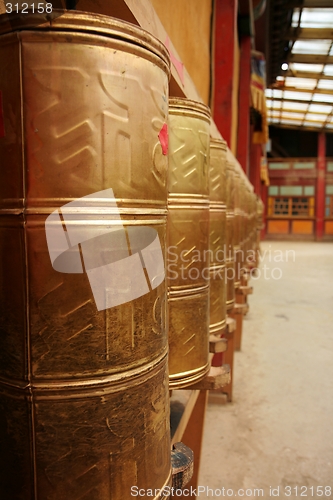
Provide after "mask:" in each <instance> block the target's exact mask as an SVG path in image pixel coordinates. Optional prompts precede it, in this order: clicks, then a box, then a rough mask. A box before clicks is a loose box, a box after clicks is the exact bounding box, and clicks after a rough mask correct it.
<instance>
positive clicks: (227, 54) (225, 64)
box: [213, 0, 238, 152]
mask: <svg viewBox="0 0 333 500" xmlns="http://www.w3.org/2000/svg"><path fill="white" fill-rule="evenodd" d="M237 9H238V0H216V2H215V44H214V45H215V51H214V78H215V83H214V90H213V117H214V121H215V123H216V126H217V128H218V129H219V131H220V133H221V134H222V136H223V138H224V139H225V140H226V141H227V143H228V145H229V147H230V149H231V150H232V151H233V152H235V144H234V142H235V141H234V140H233V130H235V126H236V125H237V113H235V112H234V105H233V104H234V100H235V98H236V99H237V96H238V94H237V86H236V85H235V79H234V74H235V53H236V48H237V43H238V41H237Z"/></svg>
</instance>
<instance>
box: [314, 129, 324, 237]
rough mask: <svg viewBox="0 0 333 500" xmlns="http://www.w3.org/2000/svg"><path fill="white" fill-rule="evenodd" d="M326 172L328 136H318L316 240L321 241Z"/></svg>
mask: <svg viewBox="0 0 333 500" xmlns="http://www.w3.org/2000/svg"><path fill="white" fill-rule="evenodd" d="M325 171H326V135H325V133H323V132H322V133H320V134H318V158H317V196H316V239H317V240H321V239H322V238H323V234H324V215H325Z"/></svg>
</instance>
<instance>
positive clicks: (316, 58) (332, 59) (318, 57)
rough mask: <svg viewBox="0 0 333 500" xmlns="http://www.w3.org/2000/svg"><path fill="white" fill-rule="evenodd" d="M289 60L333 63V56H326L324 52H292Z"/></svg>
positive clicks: (309, 62) (306, 62) (308, 62)
mask: <svg viewBox="0 0 333 500" xmlns="http://www.w3.org/2000/svg"><path fill="white" fill-rule="evenodd" d="M288 61H289V62H290V63H293V62H294V63H305V64H333V56H326V55H324V54H290V56H289V57H288Z"/></svg>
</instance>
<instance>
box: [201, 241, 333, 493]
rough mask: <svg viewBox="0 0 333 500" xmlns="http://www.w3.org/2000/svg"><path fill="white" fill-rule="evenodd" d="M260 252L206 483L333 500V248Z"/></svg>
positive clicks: (271, 245)
mask: <svg viewBox="0 0 333 500" xmlns="http://www.w3.org/2000/svg"><path fill="white" fill-rule="evenodd" d="M261 250H262V256H263V257H264V258H263V260H262V262H261V264H260V270H261V272H260V274H261V276H260V277H258V279H252V280H251V284H252V285H253V287H254V294H253V295H251V296H250V297H249V304H250V312H249V313H248V315H247V317H246V319H245V320H244V327H243V339H242V351H241V352H237V353H236V354H235V370H234V397H233V402H232V403H228V404H225V405H217V404H209V405H208V410H207V415H206V423H205V432H204V442H203V450H202V461H201V469H200V477H199V484H200V485H201V486H205V487H209V488H212V489H213V490H214V489H219V490H221V488H222V487H225V491H224V496H227V492H226V490H227V489H229V490H231V489H232V490H233V491H234V493H233V492H232V491H229V492H228V493H229V495H230V496H232V495H233V496H241V495H243V496H244V497H246V498H258V497H259V496H260V497H261V498H271V497H273V493H275V494H276V495H275V496H276V497H277V498H289V499H297V498H298V499H299V498H300V497H301V496H303V497H306V498H308V499H310V498H320V497H321V495H320V493H321V490H320V488H319V489H317V487H318V486H323V487H325V486H330V487H331V493H330V489H329V488H327V489H326V491H325V489H323V493H324V494H323V495H322V498H323V499H327V498H331V499H333V493H332V492H333V243H315V242H308V243H303V242H268V241H267V242H263V243H262V244H261ZM288 250H289V251H291V250H293V251H294V254H293V253H292V252H289V253H288V254H287V253H286V252H287V251H288ZM264 254H266V255H265V256H264ZM264 265H266V271H265V268H264ZM274 268H279V269H280V270H281V272H280V271H279V270H274V271H272V270H273V269H274ZM265 272H266V279H265V276H264V273H265ZM281 274H282V275H281ZM280 275H281V277H280ZM279 277H280V279H274V278H279ZM296 486H297V487H298V489H297V490H296V488H295V487H296ZM302 486H303V488H302V489H301V487H302ZM277 487H279V491H277V490H274V491H273V492H271V493H270V488H277ZM289 487H291V489H290V488H289ZM306 487H307V488H306ZM311 487H313V488H311ZM240 488H242V489H244V490H247V489H248V491H244V492H243V491H240V492H239V494H238V493H237V492H238V490H239V489H240ZM254 488H262V489H263V494H264V496H262V492H254V491H251V490H253V489H254ZM216 493H217V495H214V496H216V497H217V496H219V495H220V496H221V497H223V491H221V492H220V491H217V492H216ZM290 493H291V494H290ZM301 493H302V495H301ZM289 494H290V496H289ZM212 497H213V494H212V492H211V491H208V492H207V490H205V491H204V492H200V496H199V498H201V499H206V498H212Z"/></svg>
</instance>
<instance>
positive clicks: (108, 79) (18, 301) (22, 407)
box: [0, 12, 171, 500]
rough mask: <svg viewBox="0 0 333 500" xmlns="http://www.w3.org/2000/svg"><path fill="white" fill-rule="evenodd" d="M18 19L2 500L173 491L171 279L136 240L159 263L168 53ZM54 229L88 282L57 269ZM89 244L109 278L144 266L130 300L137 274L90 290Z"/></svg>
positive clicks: (3, 346)
mask: <svg viewBox="0 0 333 500" xmlns="http://www.w3.org/2000/svg"><path fill="white" fill-rule="evenodd" d="M14 21H15V22H14ZM14 21H13V23H14V24H15V29H13V31H12V32H8V33H7V32H6V30H7V26H8V25H7V24H6V23H4V24H3V25H2V23H1V20H0V44H1V45H0V66H1V68H2V71H1V73H0V89H1V91H2V98H3V117H4V125H5V136H4V137H2V138H0V161H1V168H0V232H1V236H0V253H1V258H2V261H3V268H2V269H3V272H2V277H1V278H2V284H3V286H2V288H1V295H0V309H1V310H0V315H1V318H2V322H3V324H2V332H1V336H0V366H1V368H0V377H1V378H0V393H1V395H0V405H1V406H2V407H3V413H2V418H3V421H2V422H1V425H0V434H1V436H0V441H1V442H5V443H6V446H5V447H2V448H1V451H0V458H1V459H2V462H3V463H5V467H1V472H0V474H2V475H3V478H2V479H3V481H1V480H0V483H1V484H2V485H3V491H1V492H0V497H1V498H6V499H10V498H15V499H18V500H19V499H24V500H33V499H37V498H38V500H44V499H45V500H46V499H50V500H59V499H60V498H68V499H70V500H74V499H76V498H80V499H82V500H83V498H85V499H89V500H90V499H92V498H93V499H96V500H97V499H98V500H106V499H109V498H112V499H113V500H120V499H121V500H123V499H124V498H125V499H129V498H131V490H130V488H131V486H138V487H140V488H148V487H149V488H153V489H154V488H163V486H164V485H170V484H171V477H170V472H171V465H170V434H169V406H168V384H167V382H168V381H167V362H166V353H167V332H166V283H165V280H164V279H163V274H164V273H163V272H162V273H161V272H160V274H159V275H158V276H159V281H158V283H159V284H158V285H156V286H155V284H156V283H157V282H156V281H155V282H154V279H155V278H156V276H155V275H154V276H150V275H149V266H148V264H147V261H146V260H145V257H144V256H143V253H144V252H143V249H140V248H139V246H140V241H139V242H137V241H136V237H137V236H138V234H139V233H138V231H139V230H140V231H141V233H140V234H145V235H147V234H148V233H149V234H151V233H152V232H153V233H154V234H156V235H158V237H157V240H156V241H155V242H156V245H157V247H158V246H160V248H159V250H158V251H159V252H160V254H159V255H160V257H161V259H162V260H161V262H162V267H163V256H165V249H166V215H167V182H166V179H167V157H166V156H165V154H163V141H160V139H159V134H160V133H161V130H162V131H163V130H165V129H166V125H165V124H166V122H167V115H168V76H169V56H168V54H167V51H166V49H165V48H164V46H163V45H162V44H161V43H160V42H159V41H158V40H156V39H155V38H153V37H151V36H150V35H149V34H148V33H146V32H144V31H143V30H141V29H140V28H137V27H135V26H132V25H130V24H128V23H123V22H121V21H119V20H113V19H112V18H107V17H104V16H99V15H94V16H92V15H88V14H85V13H74V14H73V13H70V12H68V13H66V14H64V15H62V16H60V17H58V18H57V19H53V20H52V21H51V20H47V19H46V18H43V17H42V16H33V15H28V14H27V15H25V14H23V15H22V16H21V17H20V16H18V15H16V18H15V20H14ZM36 22H38V27H37V29H35V28H36V26H35V23H36ZM14 24H13V25H14ZM163 127H164V128H163ZM160 137H161V136H160ZM164 153H165V151H164ZM110 190H112V193H113V194H114V197H112V199H111V198H110V197H109V196H110ZM106 191H107V192H108V193H109V194H108V196H106V195H104V194H102V195H101V194H100V193H105V192H106ZM104 198H105V199H104ZM83 199H84V200H85V205H84V208H83V209H82V210H81V211H80V210H79V209H78V208H77V203H78V200H79V201H80V200H81V201H82V200H83ZM69 203H72V204H71V205H69ZM73 203H74V205H73ZM64 206H65V207H66V210H67V209H68V212H66V210H65V211H64ZM78 213H79V215H77V214H78ZM51 214H52V216H51ZM68 214H69V215H68ZM51 219H52V221H56V222H54V223H53V222H52V221H51ZM48 223H49V224H50V226H49V227H52V228H53V229H55V228H57V227H58V228H60V229H59V234H60V233H61V238H63V241H64V245H65V246H66V245H67V248H68V251H69V253H70V252H72V253H70V256H72V257H73V256H74V257H75V258H76V257H77V258H78V260H76V261H75V265H77V266H81V271H78V270H74V267H75V266H74V260H73V263H72V264H71V267H70V269H67V270H66V271H63V272H61V271H57V270H56V267H53V266H55V263H57V262H59V261H57V260H55V261H54V262H53V260H52V257H51V255H53V254H52V252H53V250H54V249H53V250H52V248H51V246H52V245H51V246H50V241H51V240H47V237H48V234H51V233H47V232H46V231H47V228H48V225H47V224H48ZM58 223H59V224H58ZM57 224H58V225H57ZM74 229H75V230H74ZM142 231H143V232H142ZM92 233H94V238H93V239H90V240H89V238H90V236H91V234H92ZM57 234H58V233H57ZM103 234H104V235H105V234H106V235H107V237H108V238H109V239H108V240H107V243H106V242H105V241H104V240H103V238H102V239H98V235H102V236H103ZM89 235H90V236H89ZM117 235H118V236H117ZM88 236H89V238H88ZM120 236H121V237H120ZM72 237H73V238H74V239H75V238H77V244H75V245H74V243H73V240H72ZM59 238H60V236H59ZM117 238H118V239H117ZM102 240H103V241H102ZM118 240H119V241H118ZM134 240H135V241H136V242H135V241H134ZM52 241H53V240H52ZM59 241H60V240H59ZM91 241H93V242H94V244H93V245H92V247H91V248H92V249H93V250H94V251H96V252H97V253H96V254H95V253H93V254H89V255H90V256H89V258H91V259H92V260H94V259H95V257H96V259H97V257H98V259H99V264H98V266H101V267H102V269H108V268H107V266H108V265H109V262H110V261H109V260H108V259H109V258H111V254H112V258H113V259H114V261H115V262H116V264H117V266H118V268H119V265H120V264H119V262H121V261H122V259H123V260H125V257H124V255H125V254H126V253H127V256H128V259H127V258H126V262H127V261H128V262H129V261H130V262H134V261H135V266H136V267H135V268H133V269H135V271H138V272H140V276H141V278H142V283H143V284H144V286H143V288H142V289H140V290H136V295H135V297H134V298H133V293H134V292H133V290H134V285H135V284H136V282H135V280H134V278H133V277H131V275H130V274H129V273H128V275H127V276H123V275H122V274H121V275H120V276H119V277H118V278H117V279H118V284H119V287H118V288H114V286H113V285H112V286H111V285H110V281H108V280H109V279H110V276H109V274H107V272H106V271H105V273H104V272H101V271H100V272H99V275H98V276H99V278H98V279H99V280H100V281H99V282H98V286H100V283H103V280H104V279H105V286H104V288H102V289H98V290H97V288H98V287H97V288H95V289H94V287H93V285H92V283H93V281H92V276H93V275H94V274H93V271H96V269H95V268H94V267H93V263H92V262H89V259H88V257H87V256H88V253H85V252H87V249H89V248H90V247H89V244H90V242H91ZM110 242H112V252H113V253H114V254H113V253H112V252H111V247H110V245H111V243H110ZM158 242H159V243H158ZM48 244H49V246H48ZM87 245H88V246H87ZM133 245H134V246H133ZM141 250H142V251H141ZM54 251H55V250H54ZM57 255H58V254H57ZM117 255H118V257H119V259H120V260H119V259H118V258H117ZM120 255H121V256H120ZM58 257H61V258H62V254H59V255H58V256H57V259H58ZM67 257H68V254H67ZM67 257H66V258H67ZM87 259H88V260H87ZM98 259H97V260H98ZM133 259H134V260H133ZM142 259H143V260H144V262H145V266H146V268H144V266H143V260H142ZM67 260H68V259H67ZM66 262H67V261H66ZM82 262H84V266H85V267H83V268H82ZM96 262H97V261H96ZM112 262H113V261H112ZM140 262H141V263H140ZM118 264H119V265H118ZM57 265H58V264H57ZM59 265H60V264H59ZM131 265H132V264H131ZM73 266H74V267H73ZM103 266H105V267H103ZM60 267H61V266H60ZM75 269H76V268H75ZM122 269H125V268H124V266H123V267H122ZM115 275H116V273H115ZM147 275H148V278H147ZM113 276H114V275H113V274H112V277H113ZM135 276H136V275H135ZM101 290H102V292H101ZM97 292H98V293H100V292H101V293H102V296H101V297H99V295H98V293H97ZM103 294H104V295H103ZM131 294H132V295H131ZM129 295H131V300H130V299H128V297H129ZM105 297H106V298H105ZM126 297H127V299H128V300H127V301H126V300H125V298H126ZM99 300H101V301H102V302H103V300H104V301H105V302H103V304H104V305H102V306H101V305H99V302H98V301H99ZM117 300H118V303H117V304H116V302H117ZM110 304H113V307H110ZM103 307H104V308H103ZM9 493H10V494H9Z"/></svg>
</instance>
